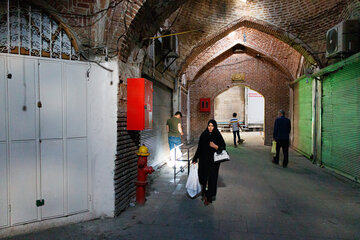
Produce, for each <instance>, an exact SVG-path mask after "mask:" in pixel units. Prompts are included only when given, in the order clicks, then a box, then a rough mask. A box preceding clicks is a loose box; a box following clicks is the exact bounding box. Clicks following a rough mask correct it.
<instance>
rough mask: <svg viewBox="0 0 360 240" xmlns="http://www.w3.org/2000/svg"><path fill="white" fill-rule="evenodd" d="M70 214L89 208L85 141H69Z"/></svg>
mask: <svg viewBox="0 0 360 240" xmlns="http://www.w3.org/2000/svg"><path fill="white" fill-rule="evenodd" d="M67 160H68V164H67V165H68V213H69V214H71V213H77V212H82V211H86V210H88V209H89V207H88V184H87V183H88V174H87V169H88V164H87V142H86V140H85V139H70V140H68V141H67Z"/></svg>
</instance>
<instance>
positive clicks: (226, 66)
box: [190, 54, 290, 145]
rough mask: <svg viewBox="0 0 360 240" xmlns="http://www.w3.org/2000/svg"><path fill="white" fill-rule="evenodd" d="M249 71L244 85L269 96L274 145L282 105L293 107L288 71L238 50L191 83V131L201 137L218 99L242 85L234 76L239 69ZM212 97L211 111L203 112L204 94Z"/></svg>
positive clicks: (268, 120) (267, 129)
mask: <svg viewBox="0 0 360 240" xmlns="http://www.w3.org/2000/svg"><path fill="white" fill-rule="evenodd" d="M239 71H240V72H244V73H245V82H244V83H243V85H245V86H248V87H249V88H251V89H253V90H255V91H257V92H259V93H261V94H262V95H263V96H264V98H265V122H264V128H265V144H266V145H270V143H271V139H272V131H273V124H274V120H275V119H276V117H277V114H278V111H279V109H284V110H285V111H286V112H288V110H289V92H290V90H289V87H288V85H287V83H288V81H287V80H286V78H285V77H284V74H283V73H282V72H281V71H279V69H277V68H276V67H275V66H274V65H272V64H271V63H269V62H268V61H266V60H265V59H258V58H255V57H252V56H249V55H245V54H235V55H232V56H231V57H229V58H228V59H226V60H225V61H223V62H221V63H219V64H217V65H216V66H215V67H213V68H211V69H209V70H208V71H207V72H205V73H204V74H203V75H202V76H201V77H200V78H199V79H198V80H197V81H196V82H195V83H193V84H192V85H191V86H190V102H191V134H192V137H193V138H198V137H199V136H200V134H201V132H202V131H203V130H204V129H205V127H206V124H207V121H208V120H209V119H211V118H214V99H215V97H216V96H218V95H219V94H220V93H222V92H224V91H225V90H227V89H228V88H230V87H232V86H235V85H238V83H236V84H234V83H232V80H231V75H232V74H233V73H236V72H239ZM204 97H209V98H211V112H210V113H201V112H199V101H200V98H204Z"/></svg>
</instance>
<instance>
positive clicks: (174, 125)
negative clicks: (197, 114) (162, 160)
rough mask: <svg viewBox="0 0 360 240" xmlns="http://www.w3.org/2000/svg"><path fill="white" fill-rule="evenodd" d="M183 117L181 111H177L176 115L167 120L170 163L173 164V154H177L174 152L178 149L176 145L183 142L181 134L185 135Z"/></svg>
mask: <svg viewBox="0 0 360 240" xmlns="http://www.w3.org/2000/svg"><path fill="white" fill-rule="evenodd" d="M181 117H182V114H181V112H176V113H175V115H174V116H173V117H172V118H170V119H168V120H167V122H166V130H167V132H168V141H169V147H170V160H171V162H170V163H169V164H168V165H172V164H173V163H174V159H173V158H174V157H173V155H174V156H175V154H174V153H173V152H174V151H176V149H175V147H177V146H179V145H180V144H181V136H182V135H184V133H183V131H182V127H181Z"/></svg>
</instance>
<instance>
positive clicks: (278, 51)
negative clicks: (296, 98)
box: [186, 27, 300, 81]
mask: <svg viewBox="0 0 360 240" xmlns="http://www.w3.org/2000/svg"><path fill="white" fill-rule="evenodd" d="M244 34H245V35H244ZM235 44H241V45H244V46H246V47H249V48H251V49H253V50H255V52H257V53H259V56H260V57H266V58H268V59H271V61H273V62H275V63H277V64H278V65H282V68H283V69H286V71H288V72H289V74H290V77H291V78H292V79H294V78H295V76H296V73H297V71H298V65H299V60H300V54H299V53H298V52H296V51H295V50H294V49H293V48H292V47H290V46H289V45H287V44H285V43H284V42H282V41H279V40H278V39H276V38H275V37H273V36H271V35H268V34H265V33H263V32H260V31H258V30H255V29H251V28H246V27H241V28H239V29H237V30H236V31H235V32H233V33H232V34H229V35H227V36H226V37H224V38H223V39H222V40H221V41H217V42H216V43H214V45H212V46H211V47H208V48H207V49H205V50H204V51H203V52H201V53H200V54H199V55H198V56H197V57H196V59H194V61H192V62H191V65H190V66H189V67H188V68H187V70H186V79H188V81H193V80H196V78H197V76H198V75H199V72H201V69H202V68H204V67H205V66H206V65H207V64H209V63H210V62H211V61H213V60H214V59H215V58H218V57H219V56H220V55H221V54H223V53H224V52H225V51H227V50H228V49H230V48H232V47H233V46H234V45H235ZM194 78H195V79H194Z"/></svg>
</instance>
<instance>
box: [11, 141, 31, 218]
mask: <svg viewBox="0 0 360 240" xmlns="http://www.w3.org/2000/svg"><path fill="white" fill-rule="evenodd" d="M36 186H37V185H36V144H35V141H25V142H22V141H18V142H14V143H12V144H11V145H10V199H11V223H12V224H18V223H24V222H30V221H35V220H37V207H36V199H37V198H36V197H37V194H36V193H37V189H36Z"/></svg>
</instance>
